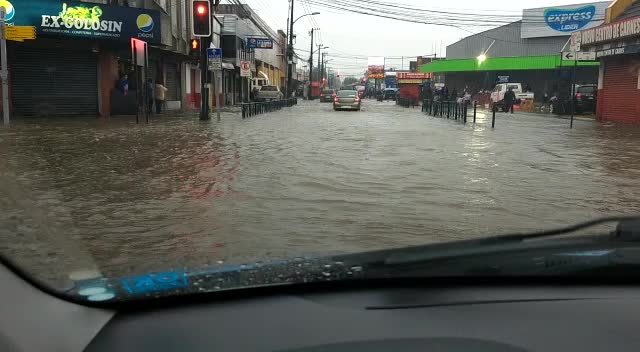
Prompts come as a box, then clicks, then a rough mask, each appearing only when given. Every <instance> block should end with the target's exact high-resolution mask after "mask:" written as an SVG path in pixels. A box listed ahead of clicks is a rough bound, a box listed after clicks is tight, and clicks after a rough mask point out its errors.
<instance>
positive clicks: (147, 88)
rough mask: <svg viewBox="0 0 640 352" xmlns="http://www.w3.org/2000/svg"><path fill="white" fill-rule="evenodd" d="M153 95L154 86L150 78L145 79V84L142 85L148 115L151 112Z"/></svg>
mask: <svg viewBox="0 0 640 352" xmlns="http://www.w3.org/2000/svg"><path fill="white" fill-rule="evenodd" d="M153 94H154V86H153V81H152V80H151V78H148V79H147V82H146V83H145V84H144V95H145V99H147V111H148V112H149V113H152V112H153Z"/></svg>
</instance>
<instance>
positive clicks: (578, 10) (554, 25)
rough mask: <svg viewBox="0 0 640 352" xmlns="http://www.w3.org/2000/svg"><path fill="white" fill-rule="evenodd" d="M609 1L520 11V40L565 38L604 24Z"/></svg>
mask: <svg viewBox="0 0 640 352" xmlns="http://www.w3.org/2000/svg"><path fill="white" fill-rule="evenodd" d="M610 4H611V2H610V1H603V2H594V3H590V4H579V5H566V6H554V7H541V8H536V9H525V10H523V11H522V29H521V31H520V37H521V38H541V37H557V36H567V35H570V34H571V33H573V32H576V31H579V30H582V29H586V28H592V27H596V26H599V25H601V24H602V23H603V22H604V12H605V10H606V8H607V7H608V6H609V5H610Z"/></svg>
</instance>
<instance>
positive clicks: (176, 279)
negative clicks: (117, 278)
mask: <svg viewBox="0 0 640 352" xmlns="http://www.w3.org/2000/svg"><path fill="white" fill-rule="evenodd" d="M122 286H123V287H124V288H125V289H126V290H127V292H129V293H132V294H140V293H146V292H153V291H164V290H173V289H177V288H182V287H187V276H186V275H185V273H184V272H171V271H170V272H166V273H155V274H148V275H141V276H135V277H128V278H124V279H122Z"/></svg>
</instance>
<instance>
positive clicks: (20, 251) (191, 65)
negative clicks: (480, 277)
mask: <svg viewBox="0 0 640 352" xmlns="http://www.w3.org/2000/svg"><path fill="white" fill-rule="evenodd" d="M206 3H210V5H211V6H212V8H211V11H213V12H214V13H215V17H211V16H201V14H200V15H199V14H197V13H193V11H194V9H196V10H198V9H199V10H203V9H205V8H203V7H202V6H196V7H193V6H192V1H184V0H175V1H166V0H162V1H114V0H110V1H66V0H8V1H7V0H0V7H3V8H4V9H3V10H0V14H3V16H4V20H3V21H0V26H4V34H3V35H2V36H0V37H2V38H0V51H2V53H0V54H1V55H0V61H3V62H1V63H0V85H1V86H0V109H2V114H1V115H2V117H0V261H1V262H2V263H3V264H5V265H7V266H8V267H10V268H12V269H13V270H14V271H15V272H16V273H17V274H18V275H21V276H23V277H25V278H27V279H28V280H32V282H35V283H37V284H39V287H41V288H44V289H47V290H48V292H56V293H59V294H60V297H65V298H66V297H72V298H74V299H76V301H77V300H80V301H104V302H114V301H126V300H152V299H155V298H158V297H163V296H174V295H183V294H192V293H201V292H203V293H207V294H209V293H211V292H217V291H224V290H244V289H247V290H251V289H252V288H254V287H258V286H265V285H289V284H299V285H306V284H309V283H315V282H326V281H332V280H346V281H349V280H355V282H356V284H357V283H358V282H360V281H358V280H360V279H362V278H363V277H365V276H366V275H369V276H367V277H374V278H377V279H381V280H383V279H389V278H393V277H398V276H403V275H407V276H408V275H412V277H417V278H422V277H423V276H421V275H422V274H423V273H424V275H425V276H429V275H436V276H437V275H445V274H444V273H446V274H447V275H450V276H462V277H464V276H468V275H473V274H474V273H478V272H482V273H489V274H491V275H493V274H495V275H501V272H500V268H504V266H503V265H502V264H504V263H499V262H491V263H490V264H491V265H489V264H487V265H486V266H485V267H481V268H479V269H478V270H475V271H474V270H462V269H461V268H463V265H462V261H464V260H467V259H469V258H470V257H473V258H474V260H477V261H478V262H481V263H484V262H483V260H484V259H485V258H484V254H486V252H487V250H486V249H487V246H485V244H486V242H490V241H482V240H483V239H485V238H493V237H494V236H498V235H501V234H523V233H530V232H538V231H545V230H549V229H553V228H557V227H561V226H567V225H570V224H573V223H577V222H582V221H588V220H594V219H596V218H601V217H608V216H620V215H634V214H640V201H639V199H640V186H639V185H638V184H639V182H638V180H639V179H640V157H639V156H640V99H639V96H638V95H639V94H640V93H639V92H640V90H639V89H638V88H639V86H638V84H639V83H638V67H640V57H639V54H638V52H640V49H639V48H638V45H636V44H634V43H640V33H638V30H637V29H638V28H640V27H638V26H637V25H638V23H639V22H638V19H637V17H638V15H639V14H640V12H639V11H640V6H639V5H638V1H622V0H618V1H604V2H603V1H595V2H590V3H586V4H575V3H576V1H568V0H548V1H547V0H545V1H542V2H537V1H524V2H514V1H510V2H504V1H498V0H485V1H483V2H479V1H476V2H471V1H461V2H456V3H435V4H434V3H432V2H427V1H424V0H399V1H397V2H396V1H376V0H364V1H356V0H343V1H328V0H310V1H302V2H299V1H291V2H288V1H284V0H279V1H262V0H260V1H244V2H239V1H222V2H220V4H217V3H218V1H208V2H203V4H206ZM241 3H242V4H241ZM214 5H216V6H215V9H214V8H213V6H214ZM205 13H211V12H207V11H205ZM194 16H198V17H197V19H198V21H196V22H197V23H194V21H192V19H193V18H194ZM200 21H202V22H200ZM209 22H210V23H209ZM287 23H288V26H287ZM209 32H210V33H209ZM0 33H2V32H0ZM289 43H291V45H290V44H289ZM5 47H6V50H3V49H5ZM509 89H512V90H513V92H514V93H515V94H510V93H509ZM334 95H335V97H334ZM614 228H615V224H608V225H606V226H605V225H602V226H596V227H589V228H581V229H580V231H579V232H578V233H576V234H575V235H576V236H575V237H576V238H577V237H580V238H582V237H581V236H582V235H584V234H590V235H606V234H609V231H610V230H613V229H614ZM571 239H573V237H572V238H571ZM467 240H469V241H472V242H471V246H470V247H468V248H465V251H463V253H462V254H460V252H449V251H448V250H447V249H446V248H448V247H446V246H445V247H443V246H444V245H445V244H446V245H448V244H451V243H459V242H460V241H467ZM476 240H477V242H476ZM547 240H548V241H556V240H557V239H553V240H552V239H540V241H541V242H543V241H544V242H545V243H546V241H547ZM532 242H533V243H532ZM502 244H503V243H502V242H500V243H497V242H496V243H491V245H492V246H490V248H491V249H492V250H496V251H499V250H504V248H505V247H507V248H510V249H511V250H513V251H518V255H521V254H522V255H525V256H526V255H529V254H531V253H532V252H534V251H532V250H530V249H531V248H530V247H533V246H535V245H537V244H538V242H537V241H528V240H527V241H513V242H512V243H510V244H509V245H507V246H503V245H502ZM494 245H495V246H494ZM521 245H522V246H525V245H526V246H529V247H527V248H528V249H527V248H521V247H520V246H521ZM612 246H615V244H612ZM443 248H444V249H443ZM392 250H393V251H395V250H399V252H394V254H393V256H392V258H391V259H389V258H387V257H384V256H383V255H382V254H389V253H388V252H387V251H392ZM604 250H615V248H613V247H612V248H608V249H607V248H604V249H602V248H598V251H596V250H595V249H594V250H593V252H591V253H587V254H584V255H582V254H580V255H579V258H578V255H575V256H574V255H573V254H575V253H576V252H575V251H569V250H568V251H564V252H562V253H564V254H562V255H560V257H561V258H559V259H558V258H556V257H555V256H545V255H544V254H540V253H538V255H537V256H535V257H532V258H529V257H527V258H525V259H526V263H529V264H532V263H533V264H536V263H538V264H539V263H542V264H540V268H545V269H551V268H560V267H561V268H565V264H566V266H572V267H573V266H574V264H575V266H580V265H583V264H585V263H587V262H588V263H591V264H593V261H602V262H616V263H623V262H624V260H622V259H621V257H616V256H613V257H612V258H613V259H611V258H608V259H607V260H605V258H604V257H600V256H597V254H601V253H603V252H601V251H604ZM371 253H373V254H371ZM381 253H382V254H381ZM450 253H458V254H460V255H459V257H457V258H445V259H446V260H445V259H443V258H442V257H438V256H444V255H446V254H450ZM594 253H595V254H594ZM607 253H608V252H607ZM427 254H428V255H427ZM370 255H373V256H374V257H375V258H376V260H374V261H369V260H368V259H366V258H371V257H369V256H370ZM389 255H390V254H389ZM421 256H430V258H433V257H438V258H440V259H438V260H439V262H438V265H443V264H446V265H445V267H444V269H446V270H442V271H439V272H433V271H432V272H429V274H428V275H427V274H426V272H427V270H428V269H430V268H431V269H432V268H435V267H436V266H432V265H430V264H429V265H426V264H425V265H422V264H416V265H415V266H414V267H412V268H411V270H405V269H406V268H404V267H401V266H400V265H399V264H398V263H402V262H407V261H411V259H415V258H416V257H418V258H422V257H421ZM507 257H508V256H503V257H502V258H503V259H504V260H505V261H507V260H508V258H507ZM505 258H507V259H505ZM540 258H543V259H544V260H542V259H540ZM596 258H599V259H596ZM609 259H611V260H609ZM416 262H419V261H418V260H416ZM487 263H489V262H487ZM396 264H398V265H399V266H396ZM458 264H460V266H458ZM439 268H440V267H439ZM536 270H537V269H536ZM536 270H524V269H523V268H515V269H513V270H512V271H510V274H513V275H514V276H518V275H530V274H531V275H537V274H540V271H536ZM540 270H542V269H540ZM590 273H591V272H590V271H585V275H589V274H590ZM628 274H629V273H628V272H626V271H624V270H623V271H621V274H620V276H624V275H628ZM614 276H616V277H617V276H618V275H614ZM310 286H315V285H310ZM45 314H47V313H46V312H44V313H43V315H45ZM309 318H310V319H313V317H309ZM274 321H275V319H274ZM61 323H65V322H61Z"/></svg>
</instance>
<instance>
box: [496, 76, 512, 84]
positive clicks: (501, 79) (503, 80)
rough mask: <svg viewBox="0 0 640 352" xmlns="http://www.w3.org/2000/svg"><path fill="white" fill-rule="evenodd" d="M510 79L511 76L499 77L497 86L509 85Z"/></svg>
mask: <svg viewBox="0 0 640 352" xmlns="http://www.w3.org/2000/svg"><path fill="white" fill-rule="evenodd" d="M509 77H510V76H498V78H496V84H499V83H509Z"/></svg>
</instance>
